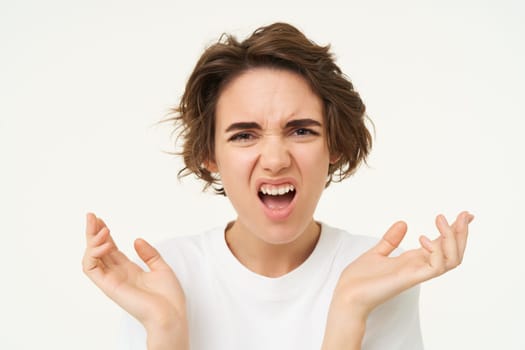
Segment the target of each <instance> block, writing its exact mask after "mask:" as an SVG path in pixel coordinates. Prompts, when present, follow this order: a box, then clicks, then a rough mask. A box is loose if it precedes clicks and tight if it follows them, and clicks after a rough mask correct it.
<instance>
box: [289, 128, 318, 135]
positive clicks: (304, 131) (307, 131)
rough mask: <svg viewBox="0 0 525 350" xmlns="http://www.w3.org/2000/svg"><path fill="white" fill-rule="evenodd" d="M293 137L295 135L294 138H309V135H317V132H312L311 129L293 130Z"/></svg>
mask: <svg viewBox="0 0 525 350" xmlns="http://www.w3.org/2000/svg"><path fill="white" fill-rule="evenodd" d="M293 135H296V136H309V135H319V133H318V132H317V131H314V130H312V129H308V128H299V129H295V130H294V131H293Z"/></svg>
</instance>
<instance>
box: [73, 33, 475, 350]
mask: <svg viewBox="0 0 525 350" xmlns="http://www.w3.org/2000/svg"><path fill="white" fill-rule="evenodd" d="M175 113H176V115H175V117H174V120H175V122H176V123H177V125H178V127H180V128H182V129H181V134H180V135H181V137H183V139H184V146H183V150H182V155H183V157H184V161H185V168H184V169H183V170H182V171H181V175H188V174H195V175H196V176H198V177H199V178H201V179H202V180H204V181H205V186H206V187H213V188H214V189H215V191H216V192H217V193H219V194H223V195H227V197H228V198H229V200H230V201H231V203H232V205H233V207H234V208H235V210H236V212H237V218H236V219H235V220H234V221H232V222H229V223H228V224H226V225H225V227H221V228H217V229H213V230H210V231H209V232H206V233H204V234H201V235H197V236H186V237H177V238H174V239H172V240H169V241H166V242H164V243H163V244H161V245H159V251H157V250H156V249H155V248H153V247H152V246H151V245H149V244H148V243H147V242H146V241H144V240H142V239H138V240H136V241H135V249H136V251H137V253H138V255H139V257H140V258H141V259H142V260H143V261H144V263H145V264H146V265H147V268H146V269H143V268H141V267H139V266H138V265H137V264H135V263H133V262H131V261H130V260H129V259H128V258H127V257H126V256H125V255H124V254H122V253H121V252H120V251H119V250H118V248H117V247H116V246H115V244H114V242H113V240H112V238H111V236H110V233H109V229H108V228H107V227H106V225H105V224H104V222H103V221H102V219H100V218H97V217H96V216H95V215H94V214H88V215H87V229H86V234H87V247H86V251H85V255H84V259H83V269H84V272H85V273H86V274H87V275H88V276H89V277H90V278H91V279H92V281H93V282H94V283H95V284H96V285H97V286H98V287H99V288H100V289H102V290H103V291H104V293H106V294H107V295H108V296H109V297H110V298H111V299H113V300H114V301H115V302H117V303H118V304H119V305H120V306H121V307H122V308H124V309H125V310H126V311H127V312H128V313H129V314H130V315H132V316H133V318H134V319H135V320H131V319H130V320H128V321H127V323H126V326H125V329H126V330H125V337H124V338H125V340H124V343H125V346H126V348H144V347H145V346H146V345H147V348H148V349H188V348H189V347H190V346H191V348H192V349H320V348H322V349H326V350H328V349H330V350H335V349H361V348H363V349H386V348H388V349H421V348H422V341H421V334H420V330H419V316H418V305H417V304H418V288H417V285H418V284H419V283H420V282H423V281H425V280H428V279H430V278H433V277H436V276H438V275H441V274H443V273H444V272H446V271H448V270H450V269H452V268H454V267H456V266H457V265H458V264H459V263H460V262H461V259H462V257H463V252H464V250H465V245H466V240H467V233H468V224H469V223H470V221H472V219H473V216H472V215H471V214H469V213H468V212H463V213H460V214H459V215H458V217H457V219H456V221H455V222H454V223H453V224H451V225H449V224H448V223H447V221H446V219H445V218H444V217H443V216H441V215H440V216H438V217H437V220H436V225H437V228H438V230H439V232H440V236H439V237H438V238H437V239H434V240H430V239H428V238H427V237H424V236H422V237H421V238H420V243H421V247H420V248H419V249H414V250H410V251H407V252H404V253H400V252H399V251H396V252H394V251H395V250H396V248H397V247H398V245H399V243H400V242H401V240H402V239H403V236H404V234H405V232H406V229H407V228H406V224H405V223H403V222H398V223H395V224H394V225H393V226H392V227H391V228H390V229H389V230H388V231H387V232H386V233H385V235H384V236H383V238H382V240H380V241H379V242H374V240H373V239H371V238H366V237H362V236H356V235H350V234H348V233H346V232H344V231H342V230H339V229H336V228H333V227H330V226H328V225H326V224H324V223H319V222H316V221H315V220H314V219H313V215H314V211H315V208H316V206H317V203H318V201H319V198H320V196H321V193H322V192H323V189H324V188H325V187H326V186H328V185H329V184H330V182H331V181H333V180H335V181H340V180H342V179H344V178H346V177H348V176H350V175H351V174H352V173H353V172H354V171H355V170H356V168H357V167H358V166H359V164H360V163H361V162H362V161H364V160H365V159H366V156H367V155H368V153H369V150H370V147H371V137H370V133H369V132H368V130H367V128H366V126H365V107H364V104H363V102H362V101H361V99H360V97H359V95H358V94H357V92H355V90H354V89H353V86H352V84H351V83H350V82H349V81H348V80H347V79H346V77H345V76H344V75H343V74H342V72H341V71H340V69H339V68H338V67H337V65H336V64H335V63H334V59H333V57H332V55H331V53H330V52H329V48H328V47H321V46H318V45H316V44H315V43H313V42H311V41H310V40H308V39H307V38H306V37H305V36H304V35H303V34H302V33H301V32H299V31H298V30H297V29H296V28H294V27H292V26H290V25H288V24H284V23H275V24H273V25H270V26H267V27H262V28H259V29H258V30H256V31H255V32H254V33H253V34H252V35H251V36H250V37H249V38H248V39H246V40H244V41H242V42H238V41H237V40H236V39H235V38H233V37H231V36H223V37H222V38H221V39H220V40H219V42H217V43H216V44H214V45H212V46H211V47H209V48H208V49H207V50H206V51H205V52H204V53H203V55H202V56H201V58H200V59H199V61H198V62H197V65H196V67H195V69H194V71H193V73H192V75H191V76H190V78H189V80H188V83H187V85H186V90H185V93H184V95H183V97H182V99H181V102H180V105H179V107H178V108H177V109H176V110H175ZM391 254H392V257H391V256H390V255H391ZM415 286H416V287H415ZM413 287H415V288H413Z"/></svg>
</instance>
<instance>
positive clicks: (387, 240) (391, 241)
mask: <svg viewBox="0 0 525 350" xmlns="http://www.w3.org/2000/svg"><path fill="white" fill-rule="evenodd" d="M406 233H407V224H406V223H405V222H404V221H398V222H396V223H395V224H393V225H392V226H390V228H389V229H388V231H386V233H385V234H384V235H383V238H381V240H380V241H379V243H377V245H376V246H375V247H374V248H372V250H373V251H374V252H376V253H378V254H381V255H384V256H389V255H390V253H392V252H393V251H394V249H396V248H397V247H398V246H399V243H401V241H402V240H403V237H405V234H406Z"/></svg>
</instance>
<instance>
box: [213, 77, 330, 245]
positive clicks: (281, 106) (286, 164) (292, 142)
mask: <svg viewBox="0 0 525 350" xmlns="http://www.w3.org/2000/svg"><path fill="white" fill-rule="evenodd" d="M215 118H216V130H215V160H214V162H212V163H211V164H209V168H210V170H212V171H214V172H219V174H220V177H221V180H222V184H223V186H224V189H225V192H226V194H227V196H228V198H229V199H230V201H231V203H232V205H233V206H234V208H235V210H236V211H237V214H238V218H237V220H236V222H235V224H234V226H236V229H241V230H242V231H244V232H247V233H251V234H254V235H255V236H256V237H258V238H259V239H261V240H263V241H265V242H267V243H272V244H283V243H290V242H293V241H294V240H295V239H297V238H298V237H299V236H300V235H301V234H302V233H303V232H305V231H306V230H307V229H308V228H309V227H312V225H315V223H314V221H313V214H314V211H315V208H316V206H317V202H318V201H319V197H320V196H321V193H322V191H323V189H324V186H325V183H326V179H327V173H328V166H329V162H330V155H329V151H328V147H327V142H326V136H325V126H324V120H323V105H322V101H321V99H320V98H319V96H317V95H316V94H315V93H314V92H313V91H312V90H311V88H310V86H309V85H308V83H307V82H306V80H305V79H304V78H303V77H301V76H300V75H298V74H296V73H293V72H290V71H286V70H278V69H270V68H256V69H251V70H248V71H246V72H244V73H243V74H242V75H240V76H239V77H237V78H235V79H234V80H233V81H232V82H230V83H229V84H228V85H226V87H225V88H224V90H223V91H222V93H221V95H220V96H219V100H218V103H217V108H216V114H215Z"/></svg>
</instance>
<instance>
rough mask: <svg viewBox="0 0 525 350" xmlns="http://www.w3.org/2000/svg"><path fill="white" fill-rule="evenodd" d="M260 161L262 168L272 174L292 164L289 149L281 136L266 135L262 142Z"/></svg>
mask: <svg viewBox="0 0 525 350" xmlns="http://www.w3.org/2000/svg"><path fill="white" fill-rule="evenodd" d="M259 162H260V165H261V166H262V168H263V169H264V170H265V171H266V172H268V173H270V174H278V173H279V172H280V171H281V170H283V169H286V168H288V167H289V166H290V164H291V156H290V152H289V149H288V147H287V145H286V143H285V142H284V140H282V138H281V137H279V136H271V137H268V136H267V137H265V140H264V142H263V143H262V147H261V153H260V156H259Z"/></svg>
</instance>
